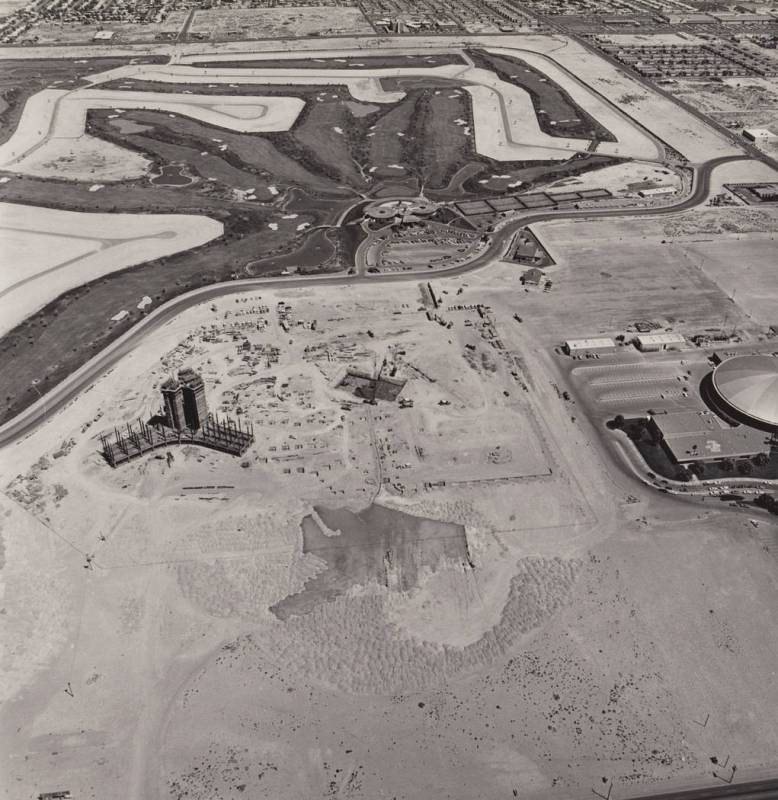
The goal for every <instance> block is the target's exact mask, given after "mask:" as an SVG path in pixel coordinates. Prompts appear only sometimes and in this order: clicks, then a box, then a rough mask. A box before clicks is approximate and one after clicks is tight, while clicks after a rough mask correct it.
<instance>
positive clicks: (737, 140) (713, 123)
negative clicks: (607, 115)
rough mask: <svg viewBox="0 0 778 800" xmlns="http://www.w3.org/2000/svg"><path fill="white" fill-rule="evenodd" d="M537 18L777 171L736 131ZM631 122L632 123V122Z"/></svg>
mask: <svg viewBox="0 0 778 800" xmlns="http://www.w3.org/2000/svg"><path fill="white" fill-rule="evenodd" d="M535 16H536V17H537V18H538V19H540V20H541V21H542V22H543V23H545V24H546V25H547V26H548V27H549V28H550V29H552V30H555V31H557V32H558V33H560V34H562V36H566V37H568V38H569V39H572V40H573V41H574V42H576V43H577V44H579V45H580V46H581V47H583V48H584V49H585V50H587V51H588V52H590V53H592V54H593V55H595V56H597V57H599V58H602V59H603V60H604V61H608V62H609V63H610V64H612V65H613V66H614V67H615V68H616V69H618V70H620V71H621V72H623V73H624V74H625V75H629V77H630V78H632V79H633V80H634V81H636V82H637V83H640V84H642V85H643V86H645V87H646V89H648V90H649V91H650V92H655V93H656V94H658V95H661V96H662V97H664V98H665V99H667V100H669V101H670V102H671V103H675V105H677V106H680V107H681V108H682V109H684V111H687V112H688V113H689V114H691V115H692V116H693V117H696V118H697V119H698V120H700V122H702V123H703V125H706V126H708V127H709V128H713V129H714V130H716V131H718V132H719V133H720V134H721V135H722V136H723V137H724V138H725V139H727V140H728V141H730V142H732V144H734V145H735V146H736V147H739V148H741V149H742V150H745V151H746V152H747V153H748V154H749V155H750V156H751V158H753V159H754V160H756V161H761V162H763V163H764V164H767V166H768V167H772V168H773V169H776V170H778V161H776V159H774V158H773V157H772V156H771V155H769V154H768V153H765V152H764V151H762V150H760V149H759V148H758V147H757V146H756V145H754V144H751V143H750V142H748V141H746V139H744V138H743V137H742V136H741V135H740V134H739V133H738V132H737V131H733V130H731V129H730V128H727V127H725V126H724V125H722V124H721V123H720V122H718V121H717V120H715V119H714V118H713V117H711V116H709V115H707V114H706V113H705V112H704V111H700V109H699V108H696V107H695V106H693V105H692V104H691V103H687V102H686V100H684V99H683V98H682V97H677V96H676V95H674V94H673V93H672V92H669V91H667V90H666V89H664V88H663V87H661V86H660V85H659V84H657V83H655V82H654V81H652V80H650V79H648V78H646V77H645V76H643V75H641V74H640V73H639V72H638V71H637V70H636V69H634V68H633V67H631V66H630V65H629V64H625V63H623V62H622V61H619V60H618V59H617V58H616V57H615V56H612V55H611V54H610V53H606V52H605V51H604V50H600V49H599V48H598V47H596V46H595V45H593V44H592V43H591V42H589V41H588V40H587V39H586V38H585V37H583V36H581V35H579V34H578V33H576V32H575V31H571V30H570V29H569V28H568V27H567V26H566V25H565V24H564V23H560V22H559V21H558V20H556V19H554V18H553V17H548V16H544V15H541V14H536V15H535ZM633 122H634V120H633Z"/></svg>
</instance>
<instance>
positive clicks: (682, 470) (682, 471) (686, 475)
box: [674, 464, 692, 483]
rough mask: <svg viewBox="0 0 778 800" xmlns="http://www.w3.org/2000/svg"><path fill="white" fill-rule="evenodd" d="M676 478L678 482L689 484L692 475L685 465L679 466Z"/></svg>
mask: <svg viewBox="0 0 778 800" xmlns="http://www.w3.org/2000/svg"><path fill="white" fill-rule="evenodd" d="M674 477H675V479H676V480H677V481H682V482H683V483H687V482H688V481H690V480H691V479H692V475H691V473H690V472H689V470H688V469H687V468H686V467H685V466H684V465H683V464H679V465H678V469H676V471H675V475H674Z"/></svg>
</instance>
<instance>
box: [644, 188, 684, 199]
mask: <svg viewBox="0 0 778 800" xmlns="http://www.w3.org/2000/svg"><path fill="white" fill-rule="evenodd" d="M675 191H676V190H675V187H673V186H652V187H651V188H650V189H640V190H639V191H638V195H640V197H656V196H658V195H663V194H675Z"/></svg>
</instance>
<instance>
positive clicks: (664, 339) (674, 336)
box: [634, 333, 686, 353]
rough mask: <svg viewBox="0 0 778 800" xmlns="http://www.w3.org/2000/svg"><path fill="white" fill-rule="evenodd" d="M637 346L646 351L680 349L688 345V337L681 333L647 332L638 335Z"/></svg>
mask: <svg viewBox="0 0 778 800" xmlns="http://www.w3.org/2000/svg"><path fill="white" fill-rule="evenodd" d="M634 342H635V346H636V347H637V349H638V350H641V351H642V352H644V353H656V352H658V351H660V350H680V349H681V348H683V347H686V339H685V338H684V337H683V336H682V335H681V334H680V333H647V334H642V335H640V336H636V337H635V339H634Z"/></svg>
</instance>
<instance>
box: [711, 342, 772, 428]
mask: <svg viewBox="0 0 778 800" xmlns="http://www.w3.org/2000/svg"><path fill="white" fill-rule="evenodd" d="M713 392H714V394H715V399H716V400H717V401H718V402H719V403H721V405H722V408H723V410H724V411H726V412H728V413H729V414H731V415H732V416H733V417H735V418H736V419H738V421H742V422H744V423H745V424H746V425H749V424H750V425H754V426H756V427H760V428H763V427H765V426H766V427H768V428H770V429H774V430H778V358H775V357H774V356H734V357H733V358H728V359H727V360H726V361H722V362H721V364H719V365H718V366H717V367H716V369H715V370H714V371H713Z"/></svg>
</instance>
